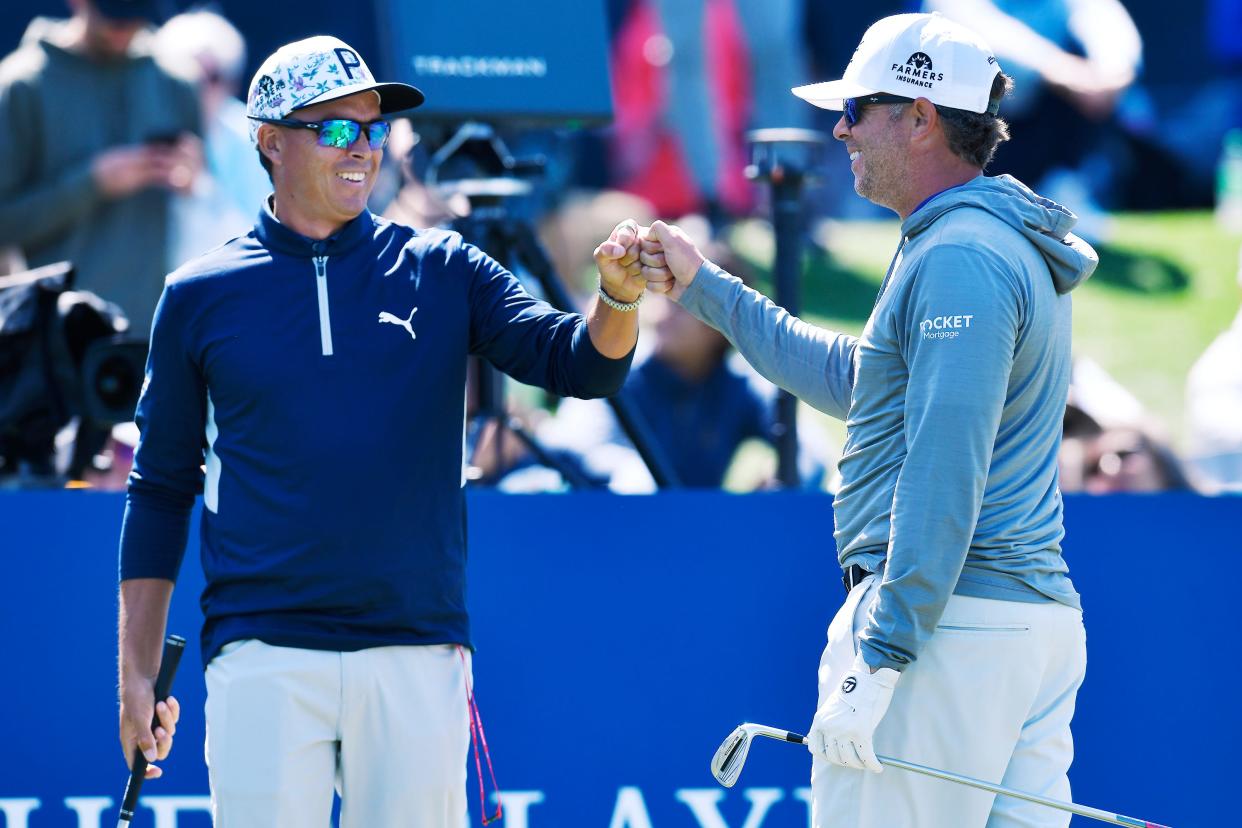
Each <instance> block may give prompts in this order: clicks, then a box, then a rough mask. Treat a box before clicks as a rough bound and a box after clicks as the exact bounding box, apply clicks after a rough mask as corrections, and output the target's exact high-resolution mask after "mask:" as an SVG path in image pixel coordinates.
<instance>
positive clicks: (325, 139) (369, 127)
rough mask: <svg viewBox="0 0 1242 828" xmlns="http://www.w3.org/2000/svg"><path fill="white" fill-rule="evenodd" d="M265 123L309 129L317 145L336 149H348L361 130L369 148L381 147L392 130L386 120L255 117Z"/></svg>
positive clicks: (376, 148) (386, 141)
mask: <svg viewBox="0 0 1242 828" xmlns="http://www.w3.org/2000/svg"><path fill="white" fill-rule="evenodd" d="M250 117H251V118H254V120H256V121H261V122H263V123H265V124H274V125H275V126H282V127H289V128H290V129H310V130H314V131H315V132H316V133H318V134H319V146H321V147H335V148H336V149H348V148H349V147H352V146H353V145H354V141H357V140H358V136H359V135H361V134H362V130H363V129H365V130H366V131H367V143H368V144H370V146H371V149H373V150H378V149H383V148H384V145H385V144H387V143H388V133H389V132H391V131H392V124H390V123H388V122H387V121H371V122H370V123H366V124H363V123H359V122H358V121H354V120H350V119H349V118H331V119H329V120H326V121H297V120H294V119H293V118H255V117H254V116H253V115H252V116H250Z"/></svg>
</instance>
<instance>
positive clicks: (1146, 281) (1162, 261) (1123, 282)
mask: <svg viewBox="0 0 1242 828" xmlns="http://www.w3.org/2000/svg"><path fill="white" fill-rule="evenodd" d="M1095 250H1096V252H1097V253H1099V254H1100V266H1099V267H1097V268H1096V269H1095V275H1093V276H1092V277H1091V281H1093V282H1097V283H1098V282H1102V283H1104V284H1106V285H1109V286H1111V287H1115V288H1121V289H1122V290H1129V291H1133V292H1135V293H1178V292H1180V291H1183V290H1185V289H1186V287H1187V286H1188V285H1189V284H1190V274H1188V273H1187V272H1186V271H1185V270H1184V269H1183V268H1182V266H1181V265H1179V264H1178V263H1177V262H1174V261H1173V260H1171V259H1166V258H1165V257H1163V256H1160V255H1156V254H1152V253H1135V252H1134V251H1132V250H1126V249H1124V248H1121V247H1111V246H1109V245H1099V246H1098V247H1096V249H1095Z"/></svg>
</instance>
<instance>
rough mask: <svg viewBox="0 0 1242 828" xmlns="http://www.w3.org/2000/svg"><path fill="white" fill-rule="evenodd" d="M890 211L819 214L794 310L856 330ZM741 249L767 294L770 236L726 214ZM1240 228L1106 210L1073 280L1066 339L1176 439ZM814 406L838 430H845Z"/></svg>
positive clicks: (1233, 263)
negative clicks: (815, 245)
mask: <svg viewBox="0 0 1242 828" xmlns="http://www.w3.org/2000/svg"><path fill="white" fill-rule="evenodd" d="M897 227H898V225H897V222H896V221H869V222H849V223H828V224H826V225H825V227H824V228H823V230H822V231H821V233H820V235H819V241H820V242H821V243H822V244H823V245H824V246H825V248H826V250H827V252H828V255H824V254H823V253H822V252H819V251H812V252H810V253H808V254H807V256H806V258H805V264H804V268H803V284H802V316H803V317H805V318H807V319H808V320H810V321H813V322H815V323H816V324H820V325H824V326H826V327H829V328H833V329H834V330H840V331H845V332H848V333H853V334H857V333H859V332H860V331H861V330H862V326H863V323H864V322H865V321H866V318H867V315H868V314H869V313H870V312H871V306H872V303H873V302H874V300H875V294H876V291H877V290H878V289H879V285H880V281H881V279H882V278H883V276H884V271H885V269H886V268H887V267H888V263H889V260H890V259H891V257H892V255H893V253H894V252H895V250H896V246H897V241H898V238H897V233H898V231H897ZM730 241H731V242H732V243H733V245H734V247H735V249H736V250H737V251H738V253H739V255H741V257H742V258H743V260H745V262H746V263H747V264H748V265H749V266H750V267H751V269H752V271H753V272H754V274H755V275H756V277H757V287H759V288H760V289H761V290H763V291H764V292H765V293H768V294H769V295H770V294H771V290H772V286H771V279H770V272H769V270H768V265H769V263H770V262H771V260H772V245H773V243H772V237H771V233H770V232H769V230H768V229H767V227H766V225H765V224H763V223H762V222H746V223H743V224H740V225H738V226H736V227H735V228H734V229H733V231H732V234H731V236H730ZM1240 241H1242V239H1239V238H1238V237H1237V236H1229V235H1227V234H1226V233H1224V231H1222V230H1220V229H1219V228H1218V227H1217V226H1216V225H1215V223H1214V222H1213V220H1212V216H1211V214H1210V213H1205V212H1193V213H1148V214H1134V215H1121V216H1118V217H1116V220H1115V227H1114V232H1113V235H1112V238H1111V239H1110V241H1109V243H1108V244H1107V245H1101V246H1100V247H1099V248H1098V249H1099V253H1100V267H1099V269H1098V270H1097V271H1096V273H1095V275H1094V276H1093V277H1092V278H1091V280H1090V281H1089V282H1087V283H1086V284H1085V285H1083V286H1082V287H1081V288H1079V289H1078V290H1076V291H1074V350H1075V353H1077V354H1081V355H1086V356H1089V357H1091V358H1092V359H1094V360H1095V361H1096V362H1098V363H1100V365H1102V366H1103V367H1104V369H1105V370H1107V371H1108V372H1109V373H1110V374H1112V376H1113V377H1114V378H1115V379H1116V380H1117V381H1118V382H1120V383H1121V384H1122V385H1123V386H1125V387H1126V388H1128V389H1129V390H1130V391H1131V392H1132V393H1133V394H1134V395H1135V396H1136V397H1138V399H1139V400H1140V401H1141V402H1142V403H1143V405H1144V407H1145V408H1146V409H1147V410H1148V412H1149V413H1150V414H1151V415H1152V416H1153V417H1155V419H1156V420H1157V421H1159V422H1161V423H1163V424H1164V425H1165V426H1166V427H1167V428H1168V430H1169V433H1170V434H1171V436H1172V437H1173V438H1174V442H1175V444H1177V445H1178V446H1181V445H1184V434H1183V432H1182V427H1183V406H1184V403H1183V400H1184V396H1183V395H1184V391H1185V384H1186V374H1187V372H1188V371H1189V369H1190V366H1191V365H1192V364H1193V363H1194V361H1195V359H1196V358H1197V357H1198V356H1199V355H1200V354H1201V353H1203V350H1204V349H1205V348H1206V347H1207V346H1208V344H1209V343H1210V342H1211V341H1212V340H1213V339H1214V338H1215V337H1216V335H1217V334H1219V333H1220V332H1221V331H1223V330H1224V329H1225V328H1227V327H1228V326H1229V324H1230V322H1231V321H1232V319H1233V317H1234V315H1235V314H1236V313H1237V311H1238V305H1239V300H1240V299H1242V292H1240V291H1239V290H1238V287H1237V283H1236V281H1235V274H1236V272H1237V262H1238V258H1237V257H1238V246H1239V242H1240ZM834 423H835V421H830V420H828V419H827V418H824V423H823V425H825V426H826V427H827V428H828V430H829V432H830V434H831V435H832V436H833V437H834V438H836V439H837V441H838V443H839V442H840V437H841V435H842V434H843V430H842V429H841V427H840V426H839V425H836V424H834Z"/></svg>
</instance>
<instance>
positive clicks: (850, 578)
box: [841, 564, 871, 595]
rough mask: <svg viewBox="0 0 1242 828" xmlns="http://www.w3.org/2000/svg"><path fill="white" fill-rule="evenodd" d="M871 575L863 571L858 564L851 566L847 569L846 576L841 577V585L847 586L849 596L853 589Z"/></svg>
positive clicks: (846, 591) (846, 590)
mask: <svg viewBox="0 0 1242 828" xmlns="http://www.w3.org/2000/svg"><path fill="white" fill-rule="evenodd" d="M870 574H871V573H870V572H868V571H867V570H865V569H863V568H862V567H861V566H859V565H858V564H851V565H850V566H848V567H846V568H845V574H844V575H843V576H842V577H841V583H843V584H845V593H846V594H847V595H848V594H849V591H850V590H851V589H853V588H854V587H856V586H858V585H859V584H861V583H862V580H863V578H866V577H867V576H868V575H870Z"/></svg>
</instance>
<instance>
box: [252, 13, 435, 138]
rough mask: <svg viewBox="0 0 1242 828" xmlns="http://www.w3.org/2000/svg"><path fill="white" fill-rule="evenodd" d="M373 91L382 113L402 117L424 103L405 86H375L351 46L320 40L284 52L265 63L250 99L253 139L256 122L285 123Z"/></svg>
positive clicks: (336, 40) (287, 47)
mask: <svg viewBox="0 0 1242 828" xmlns="http://www.w3.org/2000/svg"><path fill="white" fill-rule="evenodd" d="M367 90H373V91H374V92H375V93H376V94H378V95H379V96H380V112H381V113H383V114H388V113H390V112H401V111H403V110H406V109H413V108H414V107H416V106H418V105H419V104H421V103H422V102H423V93H422V92H420V91H419V90H417V89H415V88H414V87H413V86H408V85H407V84H404V83H376V82H375V78H374V76H372V75H371V70H370V69H368V68H367V65H366V63H364V62H363V60H362V58H361V57H360V56H359V55H358V53H357V52H356V51H354V50H353V49H351V48H350V47H349V44H347V43H345V41H343V40H340V39H339V38H335V37H329V36H328V35H319V36H317V37H308V38H306V39H305V40H299V41H297V42H295V43H289V44H286V45H284V46H281V47H280V48H279V49H277V50H276V51H275V52H273V53H272V55H271V57H269V58H268V59H267V60H265V61H263V65H262V66H260V67H259V71H258V72H256V73H255V75H254V80H252V81H251V82H250V94H249V95H248V96H247V98H246V115H247V116H249V117H250V118H251V119H252V120H251V121H250V139H251V140H255V137H256V136H257V135H258V132H259V122H258V121H255V120H253V119H254V118H285V117H287V116H288V115H289V113H291V112H293V111H294V110H296V109H301V108H302V107H304V106H310V105H311V104H315V103H323V102H325V101H331V100H335V99H336V98H343V97H345V96H346V95H355V94H357V93H359V92H365V91H367Z"/></svg>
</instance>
